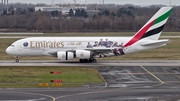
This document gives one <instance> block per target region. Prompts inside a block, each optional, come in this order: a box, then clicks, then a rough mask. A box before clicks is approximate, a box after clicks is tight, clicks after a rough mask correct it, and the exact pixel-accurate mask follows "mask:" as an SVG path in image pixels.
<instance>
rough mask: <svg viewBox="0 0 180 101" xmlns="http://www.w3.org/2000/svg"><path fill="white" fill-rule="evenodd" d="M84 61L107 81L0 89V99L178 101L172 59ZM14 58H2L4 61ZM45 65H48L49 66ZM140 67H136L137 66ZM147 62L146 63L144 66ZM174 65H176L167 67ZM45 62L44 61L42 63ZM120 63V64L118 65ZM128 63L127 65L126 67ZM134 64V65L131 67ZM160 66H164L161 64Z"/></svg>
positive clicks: (178, 78) (178, 71) (179, 75)
mask: <svg viewBox="0 0 180 101" xmlns="http://www.w3.org/2000/svg"><path fill="white" fill-rule="evenodd" d="M44 62H46V63H47V64H51V65H52V64H53V65H54V64H56V66H59V65H57V64H60V65H62V64H72V65H73V66H74V65H77V66H81V64H82V63H81V64H80V63H77V62H75V61H71V62H70V63H69V62H67V63H64V62H59V61H22V63H15V64H26V63H28V65H29V64H32V63H34V64H43V63H44ZM106 62H107V61H104V62H103V61H101V62H98V63H93V64H91V65H90V64H89V63H87V64H82V65H86V66H87V67H88V68H89V67H90V66H92V65H93V66H92V67H93V68H96V69H98V71H99V72H100V74H101V75H102V77H103V78H104V79H105V81H106V84H105V85H102V86H97V85H89V86H84V87H78V88H31V89H22V88H9V89H4V88H2V89H0V101H97V100H98V101H179V100H180V89H179V87H180V66H176V65H177V64H178V65H179V61H173V60H164V61H162V60H161V61H160V60H159V61H156V60H148V61H147V60H137V61H133V60H129V61H126V60H123V61H109V62H108V63H106ZM2 63H4V64H13V61H6V62H5V61H4V62H3V61H1V64H2ZM47 64H46V65H47ZM134 64H135V65H138V66H135V65H134ZM143 64H146V65H147V66H146V65H143ZM167 64H168V65H175V64H176V65H175V66H167ZM43 65H44V64H43ZM117 65H118V66H117ZM126 65H127V66H126ZM130 65H131V66H130ZM156 65H158V66H156ZM160 65H161V66H160Z"/></svg>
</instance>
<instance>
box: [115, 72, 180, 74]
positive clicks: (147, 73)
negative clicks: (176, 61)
mask: <svg viewBox="0 0 180 101" xmlns="http://www.w3.org/2000/svg"><path fill="white" fill-rule="evenodd" d="M116 73H121V72H116ZM151 73H153V74H173V75H180V74H179V73H163V72H151ZM121 74H139V75H142V74H149V73H140V72H139V73H121Z"/></svg>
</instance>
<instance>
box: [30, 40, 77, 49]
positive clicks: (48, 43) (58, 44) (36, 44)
mask: <svg viewBox="0 0 180 101" xmlns="http://www.w3.org/2000/svg"><path fill="white" fill-rule="evenodd" d="M70 44H74V43H73V42H72V43H70ZM30 47H31V48H63V47H64V44H63V42H56V41H53V42H52V41H30Z"/></svg>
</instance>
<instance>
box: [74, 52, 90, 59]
mask: <svg viewBox="0 0 180 101" xmlns="http://www.w3.org/2000/svg"><path fill="white" fill-rule="evenodd" d="M90 57H91V52H90V51H86V50H76V58H79V59H89V58H90Z"/></svg>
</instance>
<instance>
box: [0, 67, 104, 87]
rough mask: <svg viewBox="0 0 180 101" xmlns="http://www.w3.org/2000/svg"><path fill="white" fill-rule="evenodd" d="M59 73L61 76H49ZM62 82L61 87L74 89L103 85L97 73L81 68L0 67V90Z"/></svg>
mask: <svg viewBox="0 0 180 101" xmlns="http://www.w3.org/2000/svg"><path fill="white" fill-rule="evenodd" d="M51 71H61V72H62V73H61V74H50V72H51ZM55 79H61V80H63V87H76V86H82V85H84V84H89V83H94V84H101V83H104V81H103V79H102V78H101V76H100V74H99V72H98V71H97V70H96V69H93V68H83V67H47V66H45V67H39V66H38V67H31V66H27V67H5V66H0V88H3V87H39V85H38V84H39V83H49V85H50V87H51V86H52V83H50V80H55Z"/></svg>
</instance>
